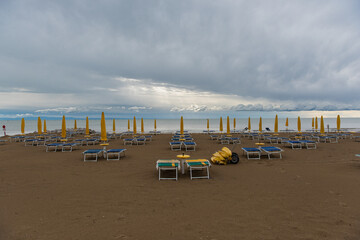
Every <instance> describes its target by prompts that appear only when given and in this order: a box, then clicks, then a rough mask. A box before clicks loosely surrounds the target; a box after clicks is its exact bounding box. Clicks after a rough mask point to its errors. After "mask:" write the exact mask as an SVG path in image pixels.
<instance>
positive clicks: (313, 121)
mask: <svg viewBox="0 0 360 240" xmlns="http://www.w3.org/2000/svg"><path fill="white" fill-rule="evenodd" d="M311 127H312V129H314V127H315V120H314V118H312V123H311Z"/></svg>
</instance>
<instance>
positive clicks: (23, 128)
mask: <svg viewBox="0 0 360 240" xmlns="http://www.w3.org/2000/svg"><path fill="white" fill-rule="evenodd" d="M21 134H22V135H24V134H25V119H24V118H22V119H21Z"/></svg>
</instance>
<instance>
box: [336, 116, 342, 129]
mask: <svg viewBox="0 0 360 240" xmlns="http://www.w3.org/2000/svg"><path fill="white" fill-rule="evenodd" d="M340 124H341V120H340V115H337V119H336V128H337V130H338V132H340Z"/></svg>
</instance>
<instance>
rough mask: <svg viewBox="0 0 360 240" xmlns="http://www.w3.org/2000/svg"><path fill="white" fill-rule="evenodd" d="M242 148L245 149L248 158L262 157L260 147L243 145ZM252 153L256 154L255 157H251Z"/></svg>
mask: <svg viewBox="0 0 360 240" xmlns="http://www.w3.org/2000/svg"><path fill="white" fill-rule="evenodd" d="M241 149H242V150H243V151H244V154H245V153H246V156H247V159H260V156H261V150H260V149H259V148H255V147H243V148H241ZM252 155H255V157H251V156H252Z"/></svg>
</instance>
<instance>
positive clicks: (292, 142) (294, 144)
mask: <svg viewBox="0 0 360 240" xmlns="http://www.w3.org/2000/svg"><path fill="white" fill-rule="evenodd" d="M286 143H287V144H289V145H291V148H292V149H301V148H302V142H301V141H298V140H289V141H286Z"/></svg>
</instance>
